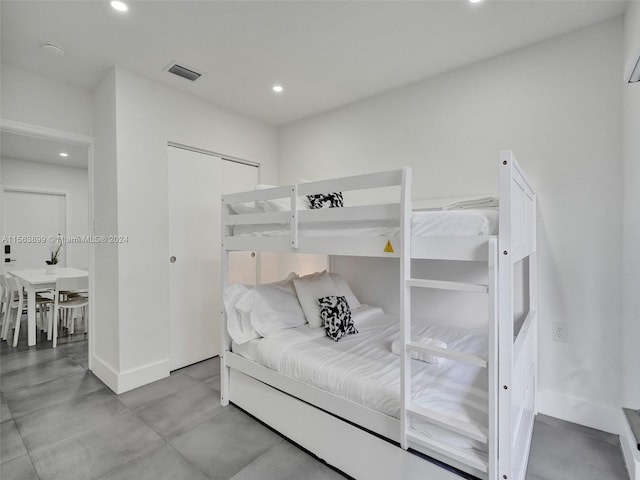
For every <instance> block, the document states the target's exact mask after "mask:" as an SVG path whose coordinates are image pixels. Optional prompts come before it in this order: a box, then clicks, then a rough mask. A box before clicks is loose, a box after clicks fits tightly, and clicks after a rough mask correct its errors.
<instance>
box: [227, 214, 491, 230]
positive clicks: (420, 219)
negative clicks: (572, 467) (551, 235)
mask: <svg viewBox="0 0 640 480" xmlns="http://www.w3.org/2000/svg"><path fill="white" fill-rule="evenodd" d="M399 233H400V226H399V225H398V222H397V221H391V220H361V221H355V222H353V221H350V222H313V223H310V222H306V223H305V222H300V223H299V224H298V234H299V235H302V236H307V237H323V236H324V237H333V236H341V237H363V236H369V237H394V236H397V235H399ZM497 233H498V209H497V208H484V209H461V210H433V211H418V212H413V215H412V218H411V235H412V236H414V237H439V236H461V237H474V236H486V235H497ZM289 234H290V231H289V228H288V226H286V225H283V224H264V225H237V226H235V227H234V229H233V235H234V236H255V237H283V236H287V235H289Z"/></svg>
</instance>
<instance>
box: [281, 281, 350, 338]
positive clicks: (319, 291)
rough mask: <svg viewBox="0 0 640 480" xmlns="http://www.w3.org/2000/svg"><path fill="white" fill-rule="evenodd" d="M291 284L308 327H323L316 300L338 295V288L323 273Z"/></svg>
mask: <svg viewBox="0 0 640 480" xmlns="http://www.w3.org/2000/svg"><path fill="white" fill-rule="evenodd" d="M293 284H294V285H295V288H296V293H297V294H298V300H299V301H300V305H301V306H302V310H304V316H305V317H306V319H307V322H309V326H310V327H311V328H319V327H323V326H324V325H323V324H322V318H321V317H320V306H319V305H318V300H319V299H320V298H323V297H329V296H338V295H339V292H338V287H336V284H335V283H334V282H333V280H332V279H331V276H329V274H328V273H327V272H326V271H324V272H322V273H320V274H318V275H316V276H315V277H312V278H298V279H295V280H294V281H293ZM347 303H348V300H347Z"/></svg>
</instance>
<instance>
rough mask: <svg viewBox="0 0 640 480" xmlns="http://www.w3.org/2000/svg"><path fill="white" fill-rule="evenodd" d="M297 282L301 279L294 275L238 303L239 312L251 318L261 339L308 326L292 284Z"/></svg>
mask: <svg viewBox="0 0 640 480" xmlns="http://www.w3.org/2000/svg"><path fill="white" fill-rule="evenodd" d="M294 278H297V275H295V274H290V275H289V277H287V279H285V280H283V281H281V282H275V283H266V284H264V285H257V286H256V287H255V288H253V289H252V290H251V291H250V292H248V293H247V294H245V295H244V296H242V298H240V300H239V301H238V302H237V303H236V305H235V307H236V309H237V310H238V311H239V312H240V313H241V314H242V315H243V318H245V317H244V316H246V317H248V319H249V322H250V324H251V327H252V328H253V329H254V330H255V332H257V334H258V335H259V336H261V337H268V336H270V335H273V334H274V333H275V332H278V331H280V330H282V329H285V328H294V327H299V326H301V325H304V324H305V323H307V320H306V318H305V315H304V312H303V311H302V308H301V307H300V303H299V302H298V297H297V296H296V291H295V289H294V287H293V283H292V281H291V280H292V279H294ZM238 343H239V342H238Z"/></svg>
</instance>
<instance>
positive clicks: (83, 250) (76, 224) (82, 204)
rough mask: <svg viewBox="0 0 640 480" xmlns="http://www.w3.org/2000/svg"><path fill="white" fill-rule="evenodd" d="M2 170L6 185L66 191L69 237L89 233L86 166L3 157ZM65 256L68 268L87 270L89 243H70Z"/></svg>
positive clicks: (1, 161)
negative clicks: (77, 166) (75, 166)
mask: <svg viewBox="0 0 640 480" xmlns="http://www.w3.org/2000/svg"><path fill="white" fill-rule="evenodd" d="M0 169H1V170H2V173H1V174H0V178H2V181H3V182H4V185H5V186H14V187H33V188H39V189H44V190H51V191H58V192H65V193H67V194H68V196H67V201H68V202H69V205H68V212H69V218H68V219H67V228H68V231H67V232H66V233H67V236H78V235H87V234H88V233H89V211H88V208H87V204H88V200H89V192H88V186H89V179H88V176H87V169H86V168H74V167H65V166H62V165H52V164H48V163H39V162H29V161H26V160H16V159H12V158H3V159H1V160H0ZM34 215H42V212H34ZM65 255H66V265H67V266H68V267H76V268H81V269H85V270H86V269H87V268H88V265H89V250H88V248H87V245H86V244H82V243H77V244H67V245H66V246H65Z"/></svg>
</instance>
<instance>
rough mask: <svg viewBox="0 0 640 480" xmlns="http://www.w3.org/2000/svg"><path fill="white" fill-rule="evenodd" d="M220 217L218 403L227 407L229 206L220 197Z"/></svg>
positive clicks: (229, 344) (229, 339) (229, 342)
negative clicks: (226, 238)
mask: <svg viewBox="0 0 640 480" xmlns="http://www.w3.org/2000/svg"><path fill="white" fill-rule="evenodd" d="M221 206H222V215H220V218H221V227H220V237H221V238H220V403H221V404H222V406H223V407H226V406H227V405H229V370H230V369H229V366H228V365H227V357H226V353H227V352H228V351H231V337H230V336H229V331H228V330H227V314H226V312H225V308H224V292H226V291H227V288H228V287H229V251H228V250H227V249H226V248H225V245H224V239H225V237H226V235H227V227H226V226H225V215H227V214H228V213H229V205H227V203H226V202H225V199H224V196H223V197H222V203H221Z"/></svg>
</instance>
